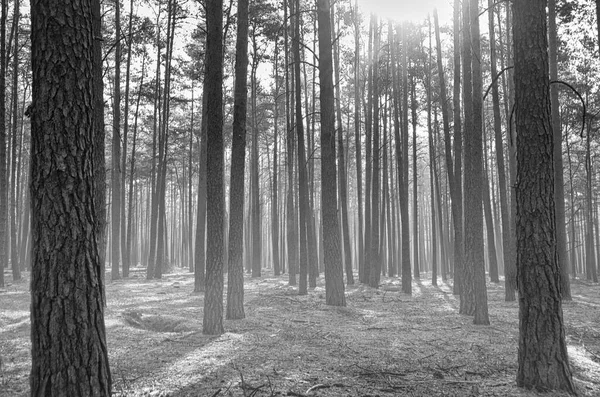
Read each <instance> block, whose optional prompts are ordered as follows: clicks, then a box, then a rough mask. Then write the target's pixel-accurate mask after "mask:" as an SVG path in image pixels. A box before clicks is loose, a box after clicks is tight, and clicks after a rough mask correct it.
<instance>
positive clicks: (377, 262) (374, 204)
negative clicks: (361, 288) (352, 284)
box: [369, 14, 381, 288]
mask: <svg viewBox="0 0 600 397" xmlns="http://www.w3.org/2000/svg"><path fill="white" fill-rule="evenodd" d="M371 25H372V26H373V83H372V84H373V93H372V95H373V96H372V106H373V118H372V119H373V129H372V131H373V152H372V153H373V165H372V171H373V176H372V179H371V184H372V189H371V193H372V194H373V196H372V198H371V246H370V247H369V248H370V251H371V254H370V260H371V263H370V264H369V268H370V273H369V285H370V286H371V287H372V288H379V281H380V277H381V253H380V251H379V237H380V236H379V201H380V192H379V190H380V185H381V182H380V179H381V178H380V175H379V174H380V170H379V162H380V160H379V158H380V153H381V148H380V147H379V142H380V136H379V135H380V134H379V18H378V17H377V16H375V15H374V14H373V15H371Z"/></svg>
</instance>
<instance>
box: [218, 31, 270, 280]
mask: <svg viewBox="0 0 600 397" xmlns="http://www.w3.org/2000/svg"><path fill="white" fill-rule="evenodd" d="M278 40H279V36H277V38H276V39H275V67H274V70H275V94H274V98H273V106H274V113H273V189H272V192H271V245H272V248H273V274H274V275H275V276H279V275H280V274H281V266H280V263H279V209H278V208H277V206H278V205H279V198H278V197H279V195H278V193H279V179H278V178H279V169H278V168H279V162H278V157H277V156H278V155H279V148H278V141H279V106H278V104H279V67H278V63H279V45H278V43H277V41H278ZM230 241H231V240H230ZM230 244H231V242H230Z"/></svg>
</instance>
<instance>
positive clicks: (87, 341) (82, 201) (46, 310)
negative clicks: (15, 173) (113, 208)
mask: <svg viewBox="0 0 600 397" xmlns="http://www.w3.org/2000/svg"><path fill="white" fill-rule="evenodd" d="M95 6H97V4H94V1H92V0H83V1H80V2H70V1H53V2H46V1H39V0H36V1H32V3H31V28H32V29H31V32H32V34H31V39H32V70H33V86H32V105H31V108H30V114H31V132H32V133H31V137H32V142H31V216H32V218H31V219H32V233H33V235H32V274H31V294H32V297H31V356H32V367H31V376H30V383H31V395H34V396H42V395H43V396H59V395H60V396H64V395H96V396H110V395H111V376H110V369H109V364H108V354H107V348H106V336H105V326H104V309H103V283H102V277H101V273H100V272H101V270H102V268H101V266H100V257H99V253H98V240H97V235H96V234H97V232H98V228H97V227H96V225H97V221H96V208H95V206H96V203H95V200H94V195H95V193H96V182H95V178H94V167H95V165H96V162H95V152H96V151H97V150H102V148H100V147H96V146H95V142H96V140H95V137H96V124H95V117H96V112H95V111H94V105H95V103H96V94H97V93H96V91H95V87H96V86H97V85H96V81H95V80H94V71H95V67H94V49H95V45H94V40H95V37H94V30H95V29H94V28H93V20H94V12H93V11H92V9H93V8H94V7H95Z"/></svg>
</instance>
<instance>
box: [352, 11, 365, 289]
mask: <svg viewBox="0 0 600 397" xmlns="http://www.w3.org/2000/svg"><path fill="white" fill-rule="evenodd" d="M354 53H355V54H356V56H355V57H354V147H355V151H356V161H355V163H356V197H357V204H358V256H357V261H358V269H359V272H358V273H359V276H360V274H361V270H362V269H364V266H365V263H364V232H363V219H364V217H363V198H362V155H361V146H362V144H361V139H360V122H361V120H360V102H361V101H360V86H359V73H360V17H359V13H358V0H355V2H354ZM363 273H364V270H363ZM360 281H362V280H360Z"/></svg>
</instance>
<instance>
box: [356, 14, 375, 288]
mask: <svg viewBox="0 0 600 397" xmlns="http://www.w3.org/2000/svg"><path fill="white" fill-rule="evenodd" d="M374 34H375V18H373V17H371V23H370V26H369V47H368V72H367V73H368V75H367V87H368V89H367V91H368V92H367V97H366V100H365V102H366V104H367V109H366V111H365V115H366V120H365V134H366V139H365V172H366V175H365V243H364V248H365V252H364V254H365V258H364V267H363V275H362V280H361V282H362V283H364V284H367V283H368V282H369V278H370V274H371V267H372V266H373V263H372V260H373V259H372V258H371V255H372V253H373V250H372V248H371V233H372V231H373V228H372V221H373V219H372V214H373V212H372V209H371V204H372V202H371V200H372V183H373V158H372V153H373V141H372V139H373V81H374V80H373V36H374ZM359 276H360V275H359Z"/></svg>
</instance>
